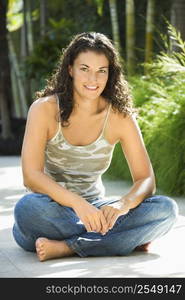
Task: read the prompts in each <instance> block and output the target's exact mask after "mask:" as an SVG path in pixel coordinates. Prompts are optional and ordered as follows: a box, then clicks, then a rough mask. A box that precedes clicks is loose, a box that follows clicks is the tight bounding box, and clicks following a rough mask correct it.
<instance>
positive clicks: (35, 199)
mask: <svg viewBox="0 0 185 300" xmlns="http://www.w3.org/2000/svg"><path fill="white" fill-rule="evenodd" d="M44 197H47V196H45V195H42V194H37V193H31V194H27V195H25V196H23V197H22V198H21V199H20V200H19V201H18V202H17V203H16V205H15V208H14V217H15V220H16V221H19V220H23V219H25V220H28V219H29V216H32V215H33V214H34V215H35V213H36V211H39V207H42V205H41V202H42V201H43V198H44Z"/></svg>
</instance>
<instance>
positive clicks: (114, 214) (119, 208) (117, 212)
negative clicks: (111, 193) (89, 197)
mask: <svg viewBox="0 0 185 300" xmlns="http://www.w3.org/2000/svg"><path fill="white" fill-rule="evenodd" d="M100 209H101V210H102V212H103V214H104V217H105V219H106V221H107V223H108V229H109V230H110V229H112V227H113V226H114V224H115V222H116V220H117V219H118V218H119V217H120V216H122V215H125V214H127V213H128V212H129V209H130V208H129V205H128V203H127V202H126V200H123V199H122V200H120V201H117V202H115V203H112V204H109V205H105V206H102V207H101V208H100Z"/></svg>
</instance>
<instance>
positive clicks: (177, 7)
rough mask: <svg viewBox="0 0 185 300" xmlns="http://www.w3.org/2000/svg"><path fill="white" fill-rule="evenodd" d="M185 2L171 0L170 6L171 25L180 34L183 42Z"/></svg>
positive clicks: (184, 37) (184, 34)
mask: <svg viewBox="0 0 185 300" xmlns="http://www.w3.org/2000/svg"><path fill="white" fill-rule="evenodd" d="M184 14H185V0H173V2H172V6H171V25H172V26H173V27H175V28H176V29H177V30H178V31H179V32H180V34H181V38H182V39H183V40H184V41H185V18H184Z"/></svg>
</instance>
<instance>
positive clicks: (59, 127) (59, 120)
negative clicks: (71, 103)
mask: <svg viewBox="0 0 185 300" xmlns="http://www.w3.org/2000/svg"><path fill="white" fill-rule="evenodd" d="M55 98H56V102H57V106H58V116H59V118H58V130H59V129H61V116H60V105H59V97H58V94H57V93H55Z"/></svg>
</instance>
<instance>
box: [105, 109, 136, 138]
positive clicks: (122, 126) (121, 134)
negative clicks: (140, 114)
mask: <svg viewBox="0 0 185 300" xmlns="http://www.w3.org/2000/svg"><path fill="white" fill-rule="evenodd" d="M110 128H111V132H112V133H113V135H114V136H115V137H116V138H117V140H126V139H127V138H128V136H133V135H135V134H136V135H137V134H138V133H139V131H140V130H139V126H138V122H137V118H136V115H135V114H124V113H120V112H118V111H115V110H113V109H111V113H110Z"/></svg>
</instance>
